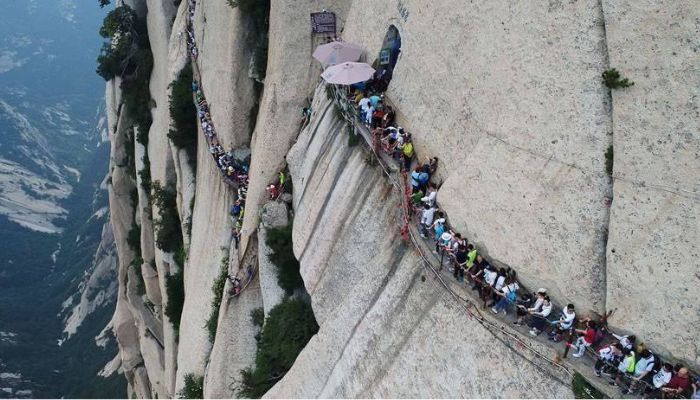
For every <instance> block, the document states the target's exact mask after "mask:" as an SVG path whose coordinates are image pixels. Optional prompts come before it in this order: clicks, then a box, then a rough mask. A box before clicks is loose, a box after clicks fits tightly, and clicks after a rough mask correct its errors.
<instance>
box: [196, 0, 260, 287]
mask: <svg viewBox="0 0 700 400" xmlns="http://www.w3.org/2000/svg"><path fill="white" fill-rule="evenodd" d="M188 5H189V9H188V22H187V47H188V50H189V53H190V55H191V57H192V62H193V63H195V64H196V62H197V55H198V51H197V43H196V41H195V36H194V30H193V28H192V26H193V25H192V22H193V20H194V8H195V5H196V2H195V1H194V0H188ZM192 92H193V93H194V98H195V104H196V108H197V118H198V119H199V124H200V127H201V128H202V132H203V133H204V136H205V138H206V141H207V144H208V146H209V153H210V154H211V155H212V157H213V159H214V162H216V165H217V167H218V169H219V172H220V173H221V175H222V177H223V179H224V182H226V183H227V184H228V185H229V186H231V187H233V188H234V189H235V190H236V200H235V201H234V202H233V204H232V205H231V207H230V210H229V214H230V216H231V221H232V223H233V227H232V228H231V239H232V240H233V241H234V246H235V248H236V249H238V245H239V242H240V238H241V229H242V227H243V217H244V215H245V202H246V196H247V194H248V170H249V168H250V156H249V155H248V156H246V157H245V158H243V159H238V158H237V157H236V155H235V154H234V151H233V149H231V150H229V151H225V150H224V147H223V146H222V145H221V143H220V142H219V139H218V136H217V134H216V129H215V128H214V123H213V121H212V119H211V115H210V114H209V104H208V103H207V99H206V97H205V96H204V92H203V91H202V89H201V87H200V86H199V82H197V80H196V79H193V81H192ZM245 273H246V279H247V281H249V280H251V279H252V277H253V276H254V274H255V270H254V268H253V267H252V265H249V266H248V267H247V268H246V271H245ZM228 279H229V281H231V290H230V292H229V293H230V294H232V295H234V296H235V295H238V294H239V293H240V291H241V290H242V287H243V283H242V282H241V278H239V277H238V276H237V275H233V274H229V275H228Z"/></svg>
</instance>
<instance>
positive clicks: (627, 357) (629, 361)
mask: <svg viewBox="0 0 700 400" xmlns="http://www.w3.org/2000/svg"><path fill="white" fill-rule="evenodd" d="M635 363H636V362H635V354H634V350H630V349H628V348H626V347H624V348H623V349H622V361H620V363H619V364H618V365H617V373H616V374H615V380H614V381H611V382H610V384H611V385H612V386H619V385H620V383H621V382H622V378H623V377H624V376H625V375H627V374H632V373H634V365H635Z"/></svg>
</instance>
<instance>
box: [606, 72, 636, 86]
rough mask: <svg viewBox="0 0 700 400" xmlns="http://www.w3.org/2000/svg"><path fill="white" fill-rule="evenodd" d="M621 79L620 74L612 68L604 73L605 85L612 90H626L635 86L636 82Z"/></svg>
mask: <svg viewBox="0 0 700 400" xmlns="http://www.w3.org/2000/svg"><path fill="white" fill-rule="evenodd" d="M620 78H621V76H620V73H619V72H618V71H617V70H616V69H615V68H611V69H609V70H607V71H605V72H603V83H604V84H605V86H607V87H608V88H610V89H617V88H626V87H630V86H632V85H634V82H632V81H630V80H629V79H627V78H624V79H620Z"/></svg>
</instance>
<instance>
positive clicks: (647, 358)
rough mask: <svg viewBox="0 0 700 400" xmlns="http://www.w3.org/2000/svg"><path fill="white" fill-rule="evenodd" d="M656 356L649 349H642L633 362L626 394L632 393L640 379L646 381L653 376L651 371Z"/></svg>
mask: <svg viewBox="0 0 700 400" xmlns="http://www.w3.org/2000/svg"><path fill="white" fill-rule="evenodd" d="M655 362H656V358H655V357H654V354H652V352H651V351H649V349H644V350H642V351H641V352H640V353H639V359H638V360H637V362H636V363H635V364H634V375H633V376H632V378H631V383H630V387H629V388H628V389H627V394H632V393H634V391H635V390H636V389H637V385H639V382H640V381H645V382H647V381H648V380H650V379H651V377H652V376H653V373H652V372H651V371H652V369H654V363H655Z"/></svg>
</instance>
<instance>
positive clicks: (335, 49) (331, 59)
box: [313, 41, 362, 65]
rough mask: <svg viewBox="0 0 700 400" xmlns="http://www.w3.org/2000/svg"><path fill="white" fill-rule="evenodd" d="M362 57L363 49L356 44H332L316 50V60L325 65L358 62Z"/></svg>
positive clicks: (321, 46)
mask: <svg viewBox="0 0 700 400" xmlns="http://www.w3.org/2000/svg"><path fill="white" fill-rule="evenodd" d="M361 55H362V48H361V47H360V46H358V45H356V44H354V43H348V42H338V41H336V42H330V43H326V44H322V45H320V46H318V47H317V48H316V50H314V54H313V56H314V58H315V59H317V60H318V61H320V62H321V64H323V65H336V64H340V63H343V62H346V61H357V60H359V59H360V56H361Z"/></svg>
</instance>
